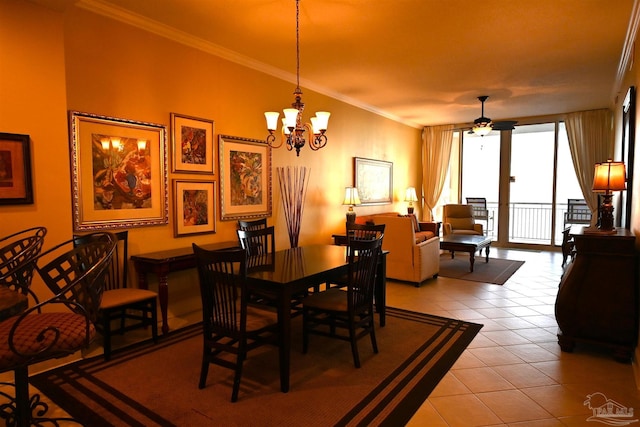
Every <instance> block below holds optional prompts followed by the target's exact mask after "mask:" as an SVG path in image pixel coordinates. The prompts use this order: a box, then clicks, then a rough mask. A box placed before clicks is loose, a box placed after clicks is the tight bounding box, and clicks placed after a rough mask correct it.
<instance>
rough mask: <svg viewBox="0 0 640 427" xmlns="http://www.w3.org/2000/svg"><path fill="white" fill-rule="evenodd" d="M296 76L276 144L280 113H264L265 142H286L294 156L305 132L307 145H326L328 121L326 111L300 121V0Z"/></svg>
mask: <svg viewBox="0 0 640 427" xmlns="http://www.w3.org/2000/svg"><path fill="white" fill-rule="evenodd" d="M296 61H297V62H296V76H297V86H296V90H295V91H294V92H293V95H294V96H295V101H294V102H292V103H291V108H285V109H284V110H283V112H284V118H283V119H282V139H281V140H280V143H279V144H276V135H275V132H276V130H277V128H278V117H279V116H280V113H278V112H275V111H267V112H266V113H264V116H265V118H266V119H267V130H268V131H269V135H267V144H269V146H270V147H272V148H280V147H281V146H282V144H283V142H286V143H287V145H286V147H287V150H289V151H291V150H293V149H294V148H295V149H296V156H300V149H301V148H302V147H304V145H305V144H306V139H305V132H307V134H309V135H311V134H313V136H312V137H310V140H309V147H310V148H311V149H312V150H314V151H316V150H319V149H321V148H322V147H324V146H325V145H327V137H326V135H325V134H324V133H325V132H326V131H327V124H328V123H329V116H330V115H331V113H329V112H328V111H318V112H317V113H316V115H315V117H311V124H309V123H303V122H302V113H303V111H304V102H302V90H301V89H300V0H296Z"/></svg>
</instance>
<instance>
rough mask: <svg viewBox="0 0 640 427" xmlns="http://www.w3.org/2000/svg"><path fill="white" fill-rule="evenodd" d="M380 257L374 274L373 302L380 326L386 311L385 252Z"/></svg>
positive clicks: (384, 320) (382, 324)
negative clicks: (376, 271)
mask: <svg viewBox="0 0 640 427" xmlns="http://www.w3.org/2000/svg"><path fill="white" fill-rule="evenodd" d="M380 258H381V259H380V262H379V263H378V273H377V275H376V287H375V303H376V310H377V311H378V314H379V315H380V326H384V325H385V323H386V313H387V309H386V306H387V301H386V294H387V291H386V287H387V254H382V256H381V257H380Z"/></svg>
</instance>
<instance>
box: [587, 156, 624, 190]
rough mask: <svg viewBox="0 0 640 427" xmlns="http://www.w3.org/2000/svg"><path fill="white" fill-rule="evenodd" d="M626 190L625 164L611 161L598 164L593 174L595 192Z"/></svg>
mask: <svg viewBox="0 0 640 427" xmlns="http://www.w3.org/2000/svg"><path fill="white" fill-rule="evenodd" d="M625 189H626V172H625V167H624V163H623V162H613V161H611V159H609V160H607V161H606V162H602V163H596V168H595V172H594V174H593V191H594V192H605V193H606V192H609V191H622V190H625Z"/></svg>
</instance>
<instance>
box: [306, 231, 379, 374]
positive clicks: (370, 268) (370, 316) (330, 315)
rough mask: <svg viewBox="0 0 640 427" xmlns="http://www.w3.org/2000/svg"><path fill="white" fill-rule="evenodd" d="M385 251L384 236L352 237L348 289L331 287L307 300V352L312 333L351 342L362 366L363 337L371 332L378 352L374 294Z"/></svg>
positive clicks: (354, 354) (355, 362) (375, 350)
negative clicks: (378, 268) (383, 248)
mask: <svg viewBox="0 0 640 427" xmlns="http://www.w3.org/2000/svg"><path fill="white" fill-rule="evenodd" d="M381 252H382V238H379V239H375V240H352V241H351V242H349V250H348V259H349V273H348V274H349V275H348V282H347V290H346V292H345V291H343V290H341V289H339V288H331V289H329V290H327V291H325V292H319V293H315V294H312V295H309V296H308V297H307V298H305V299H304V300H303V303H302V324H303V327H302V352H303V353H307V350H308V349H309V335H312V334H313V335H322V336H326V337H332V338H338V339H341V340H345V341H349V342H350V343H351V352H352V354H353V363H354V365H355V367H356V368H359V367H360V356H359V353H358V340H359V339H360V338H363V337H365V336H367V335H368V336H369V337H370V338H371V345H372V347H373V352H374V353H378V345H377V343H376V335H375V327H374V314H375V312H374V306H373V294H374V287H375V279H376V269H377V264H378V258H379V257H380V256H381V255H380V254H381ZM344 330H346V331H347V332H344ZM341 331H342V332H341Z"/></svg>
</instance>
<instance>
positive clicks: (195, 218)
mask: <svg viewBox="0 0 640 427" xmlns="http://www.w3.org/2000/svg"><path fill="white" fill-rule="evenodd" d="M173 206H174V218H175V221H174V226H173V235H174V237H182V236H192V235H195V234H208V233H215V232H216V183H215V181H199V180H189V179H174V180H173Z"/></svg>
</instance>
